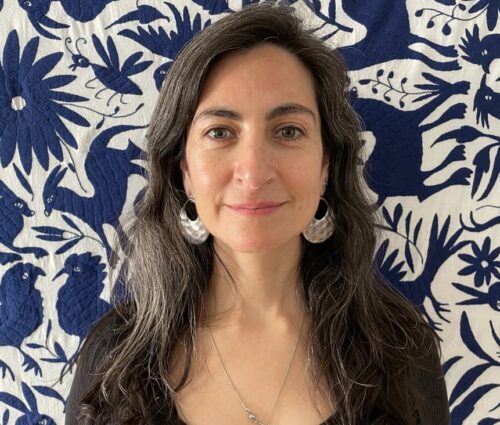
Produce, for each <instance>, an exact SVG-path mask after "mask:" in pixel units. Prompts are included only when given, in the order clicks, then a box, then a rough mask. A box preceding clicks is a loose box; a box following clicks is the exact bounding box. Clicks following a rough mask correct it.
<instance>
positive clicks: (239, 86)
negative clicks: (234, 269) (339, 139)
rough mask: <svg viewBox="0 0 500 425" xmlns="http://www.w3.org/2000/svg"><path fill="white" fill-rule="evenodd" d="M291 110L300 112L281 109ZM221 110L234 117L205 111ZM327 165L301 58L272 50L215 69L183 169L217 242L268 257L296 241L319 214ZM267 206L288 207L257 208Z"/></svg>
mask: <svg viewBox="0 0 500 425" xmlns="http://www.w3.org/2000/svg"><path fill="white" fill-rule="evenodd" d="M289 103H294V104H297V105H300V107H299V108H294V109H291V110H290V109H289V110H286V109H284V108H282V109H275V108H278V107H281V106H283V105H286V104H289ZM216 107H223V108H224V109H227V110H230V111H233V112H224V113H222V112H220V113H218V114H217V115H216V114H213V113H212V114H203V112H204V111H206V110H207V109H209V108H210V109H211V108H216ZM301 108H303V109H304V110H305V112H304V111H299V112H297V110H298V109H301ZM305 108H307V109H305ZM273 110H274V111H275V112H274V113H272V111H273ZM280 111H285V112H286V113H283V114H282V113H280ZM294 111H295V112H294ZM308 111H309V112H308ZM327 167H328V162H327V160H326V158H325V159H324V158H323V148H322V143H321V122H320V115H319V112H318V108H317V104H316V100H315V95H314V85H313V79H312V76H311V75H310V73H309V71H308V69H307V68H306V67H305V66H304V65H303V64H302V63H301V62H300V61H299V59H297V58H296V57H295V56H293V55H292V54H290V53H288V52H287V51H286V50H284V49H282V48H280V47H277V46H274V45H271V44H269V43H266V44H263V45H260V46H257V47H254V48H252V49H250V50H247V51H237V52H234V53H231V54H229V55H228V56H226V57H224V58H223V59H222V60H221V61H220V62H219V63H217V64H216V65H215V66H214V67H213V68H212V69H211V70H210V72H209V74H208V75H207V79H206V80H205V84H204V86H203V90H202V92H201V96H200V101H199V104H198V106H197V109H196V112H195V115H194V119H193V121H192V122H191V124H190V126H189V128H188V129H187V143H186V160H185V161H182V163H181V169H182V173H183V180H184V189H185V191H186V193H187V194H188V195H192V196H194V198H195V202H196V209H197V212H198V214H199V216H200V219H201V221H202V222H203V224H204V225H205V227H206V228H207V229H208V231H209V232H210V233H211V234H212V235H213V237H214V243H224V244H226V245H228V246H229V247H231V248H232V249H234V250H236V251H239V252H265V251H268V250H270V249H273V248H277V247H279V246H281V245H284V244H287V243H290V242H292V241H293V239H294V238H299V237H300V233H301V232H302V231H303V230H304V228H305V227H306V226H307V224H308V223H309V221H310V220H311V219H312V217H313V216H314V214H315V212H316V209H317V207H318V202H319V197H320V196H321V189H322V183H323V181H324V180H325V178H326V177H327ZM261 202H273V203H279V204H281V205H280V206H278V207H275V208H271V209H270V208H267V209H266V208H256V207H258V206H259V205H258V203H261ZM238 204H250V205H247V208H241V209H238V208H235V206H236V205H238ZM294 242H296V241H294Z"/></svg>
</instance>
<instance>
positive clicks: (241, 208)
mask: <svg viewBox="0 0 500 425" xmlns="http://www.w3.org/2000/svg"><path fill="white" fill-rule="evenodd" d="M283 204H284V202H281V203H279V202H260V203H255V204H235V205H228V207H229V208H231V209H232V210H233V211H236V212H238V213H240V214H244V215H266V214H271V213H272V212H274V211H276V210H277V209H278V208H279V207H281V206H282V205H283Z"/></svg>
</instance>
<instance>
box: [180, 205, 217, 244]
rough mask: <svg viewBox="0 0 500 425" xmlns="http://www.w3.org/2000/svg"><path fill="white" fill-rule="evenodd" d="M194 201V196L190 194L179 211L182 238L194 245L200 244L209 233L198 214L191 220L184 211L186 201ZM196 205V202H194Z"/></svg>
mask: <svg viewBox="0 0 500 425" xmlns="http://www.w3.org/2000/svg"><path fill="white" fill-rule="evenodd" d="M190 201H191V202H192V203H193V204H195V202H194V198H193V197H192V196H190V197H189V198H188V200H187V201H186V202H185V203H184V205H183V206H182V208H181V210H180V212H179V219H180V224H181V230H182V235H183V236H184V238H185V239H186V240H187V241H188V242H191V243H193V244H195V245H199V244H202V243H203V242H205V241H206V240H207V238H208V236H209V235H210V233H209V232H208V230H207V228H206V227H205V225H204V224H203V223H202V221H201V220H200V216H199V215H198V217H196V220H191V219H190V218H189V217H188V215H187V212H186V206H187V204H188V202H190ZM195 205H196V204H195Z"/></svg>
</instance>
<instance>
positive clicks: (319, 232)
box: [302, 197, 335, 243]
mask: <svg viewBox="0 0 500 425" xmlns="http://www.w3.org/2000/svg"><path fill="white" fill-rule="evenodd" d="M319 200H320V203H321V200H323V201H324V202H325V204H326V213H325V215H324V216H323V217H322V218H320V219H317V218H316V214H315V216H314V217H313V218H312V220H311V221H310V222H309V224H308V225H307V227H306V228H305V229H304V231H303V232H302V234H303V235H304V238H306V240H307V241H309V242H311V243H321V242H324V241H326V240H327V239H328V238H329V237H330V236H332V234H333V231H334V230H335V225H334V222H333V213H332V212H331V209H330V206H329V205H328V202H326V199H325V198H323V197H321V198H319ZM318 209H319V208H318Z"/></svg>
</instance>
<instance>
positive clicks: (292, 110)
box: [192, 102, 316, 125]
mask: <svg viewBox="0 0 500 425" xmlns="http://www.w3.org/2000/svg"><path fill="white" fill-rule="evenodd" d="M288 114H306V115H310V116H311V117H312V118H313V120H314V123H315V124H316V116H315V115H314V112H313V111H311V110H310V109H309V108H307V107H305V106H304V105H301V104H300V103H294V102H287V103H283V104H281V105H278V106H276V107H274V108H273V109H271V110H270V111H268V112H267V113H266V120H267V121H271V120H273V119H275V118H278V117H280V116H282V115H288ZM210 117H223V118H228V119H231V120H235V121H243V117H242V116H241V114H240V113H238V112H236V111H233V110H232V109H229V108H227V107H226V106H223V105H220V106H211V107H209V108H207V109H205V110H204V111H202V112H200V113H198V114H197V115H196V116H195V117H194V119H193V122H192V125H194V124H196V123H197V122H198V121H200V120H203V119H207V118H210Z"/></svg>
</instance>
